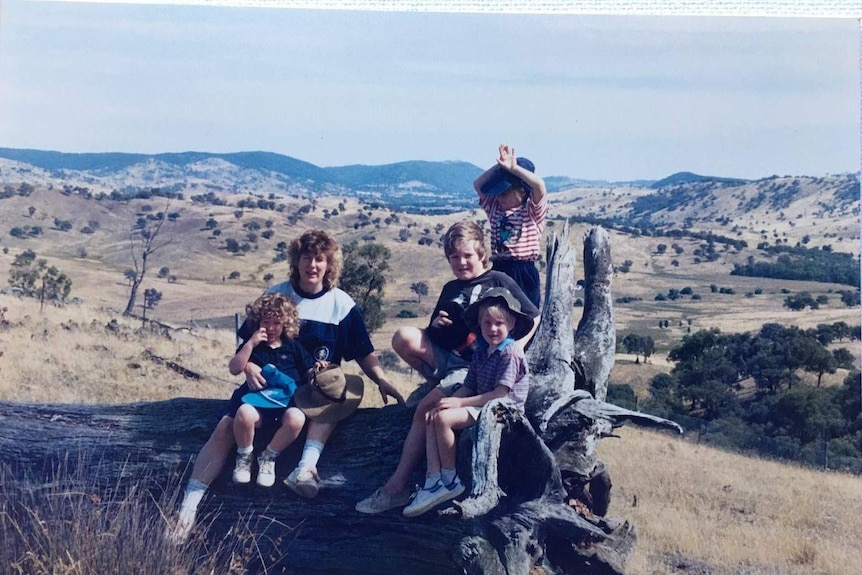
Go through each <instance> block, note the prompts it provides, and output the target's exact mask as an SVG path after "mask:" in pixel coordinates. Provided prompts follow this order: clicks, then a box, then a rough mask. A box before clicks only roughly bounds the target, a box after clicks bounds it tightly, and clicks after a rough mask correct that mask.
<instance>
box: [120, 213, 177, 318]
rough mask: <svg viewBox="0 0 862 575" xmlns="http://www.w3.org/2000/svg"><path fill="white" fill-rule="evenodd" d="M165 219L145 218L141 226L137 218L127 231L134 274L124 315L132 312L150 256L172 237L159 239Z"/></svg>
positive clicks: (168, 242) (170, 240)
mask: <svg viewBox="0 0 862 575" xmlns="http://www.w3.org/2000/svg"><path fill="white" fill-rule="evenodd" d="M169 206H170V202H168V205H167V206H165V211H167V207H169ZM166 221H167V220H165V219H164V218H160V219H156V220H146V221H145V222H144V225H143V226H141V225H140V220H138V222H137V223H136V225H135V226H133V227H132V229H131V230H130V231H129V253H130V254H131V257H132V263H133V264H134V268H133V270H134V273H135V275H134V278H132V284H131V286H130V288H129V301H128V302H127V303H126V309H125V310H124V311H123V313H124V314H125V315H131V314H132V313H133V312H134V309H135V300H136V299H137V296H138V288H140V287H141V283H142V282H143V281H144V277H145V276H146V274H147V266H148V265H149V258H150V256H151V255H153V253H155V252H156V251H158V250H160V249H161V248H163V247H165V246H166V245H168V244H170V243H171V242H172V241H173V238H168V239H167V240H164V241H159V236H160V235H161V233H162V231H163V227H162V226H163V225H164V223H165V222H166Z"/></svg>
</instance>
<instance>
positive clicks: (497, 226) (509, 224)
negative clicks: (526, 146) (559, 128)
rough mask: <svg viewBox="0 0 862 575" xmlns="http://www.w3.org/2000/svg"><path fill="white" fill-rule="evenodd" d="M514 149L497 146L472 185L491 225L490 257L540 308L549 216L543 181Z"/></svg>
mask: <svg viewBox="0 0 862 575" xmlns="http://www.w3.org/2000/svg"><path fill="white" fill-rule="evenodd" d="M535 171H536V167H535V166H534V165H533V162H531V161H530V160H528V159H527V158H518V157H516V156H515V148H510V147H509V146H507V145H501V146H500V147H499V157H498V158H497V163H496V164H495V165H494V166H493V167H491V168H489V169H488V170H486V171H485V172H484V173H483V174H482V175H481V176H479V177H478V178H477V179H476V181H475V182H473V187H474V188H475V189H476V193H477V194H478V195H479V205H480V206H481V207H482V209H483V210H485V213H486V214H487V215H488V222H489V223H490V224H491V261H492V262H493V264H494V269H495V270H499V271H501V272H503V273H505V274H507V275H509V276H510V277H512V279H514V280H515V281H516V282H517V283H518V285H519V286H520V287H521V289H522V290H523V291H524V293H525V294H526V295H527V297H529V298H530V301H532V302H533V304H534V305H535V306H536V307H539V301H540V300H541V291H540V284H539V270H538V269H537V268H536V263H535V262H536V259H538V257H539V244H540V242H541V239H542V232H543V231H544V229H545V219H546V217H547V215H548V194H547V190H546V189H545V181H544V180H543V179H542V178H541V177H539V176H538V175H536V173H535Z"/></svg>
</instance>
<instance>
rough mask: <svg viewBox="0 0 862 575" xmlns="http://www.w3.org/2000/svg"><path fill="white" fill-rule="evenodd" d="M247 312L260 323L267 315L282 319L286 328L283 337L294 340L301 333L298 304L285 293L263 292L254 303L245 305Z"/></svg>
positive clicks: (282, 333)
mask: <svg viewBox="0 0 862 575" xmlns="http://www.w3.org/2000/svg"><path fill="white" fill-rule="evenodd" d="M245 313H246V315H247V316H248V317H250V318H251V319H253V320H254V321H256V322H257V323H258V324H260V321H261V320H262V319H264V318H267V317H276V318H278V319H280V320H281V321H283V322H284V329H283V330H282V332H281V336H282V337H283V338H286V339H289V340H293V339H295V338H296V336H297V335H299V312H297V311H296V304H294V303H293V301H292V300H291V299H290V298H288V297H287V296H285V295H282V294H280V293H268V294H263V295H262V296H260V297H259V298H257V299H256V300H254V302H253V303H250V304H248V305H247V306H245Z"/></svg>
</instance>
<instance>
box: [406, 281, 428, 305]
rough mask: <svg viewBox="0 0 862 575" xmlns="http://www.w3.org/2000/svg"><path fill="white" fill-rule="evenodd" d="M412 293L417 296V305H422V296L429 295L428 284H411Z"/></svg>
mask: <svg viewBox="0 0 862 575" xmlns="http://www.w3.org/2000/svg"><path fill="white" fill-rule="evenodd" d="M410 291H412V292H413V293H415V294H416V303H422V296H426V295H428V284H426V283H425V282H415V283H412V284H410Z"/></svg>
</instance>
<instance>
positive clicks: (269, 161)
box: [0, 148, 652, 199]
mask: <svg viewBox="0 0 862 575" xmlns="http://www.w3.org/2000/svg"><path fill="white" fill-rule="evenodd" d="M0 158H6V159H9V160H14V161H17V162H21V163H24V164H29V165H31V166H35V167H37V168H41V169H43V170H45V171H47V172H50V173H51V174H52V175H54V176H58V175H61V174H62V173H63V172H70V171H74V172H83V173H87V174H90V175H92V176H94V177H100V176H101V177H104V176H106V175H109V174H119V173H123V172H126V173H129V174H131V170H132V168H134V167H135V166H143V165H147V164H150V165H152V164H161V165H164V166H166V167H170V168H173V169H175V170H177V174H179V173H182V172H187V173H190V174H199V172H200V171H201V165H202V164H205V163H206V162H211V161H213V160H221V161H223V162H226V163H228V164H231V165H233V166H236V167H237V168H239V169H242V170H253V171H258V172H260V173H269V174H273V175H276V176H280V177H281V178H282V181H283V182H285V183H294V184H298V185H302V186H303V187H306V188H308V189H309V190H314V191H322V190H326V189H332V188H333V187H336V188H344V190H342V191H351V190H352V191H356V192H362V191H383V190H392V191H397V190H399V189H402V190H410V191H413V192H421V191H426V192H429V193H435V194H440V193H442V194H443V195H444V196H448V195H454V196H456V197H457V196H464V197H466V198H469V199H472V198H473V180H475V179H476V177H478V176H479V174H481V173H482V171H483V170H484V169H485V168H480V167H478V166H475V165H473V164H471V163H469V162H457V161H450V162H426V161H405V162H398V163H394V164H385V165H380V166H369V165H349V166H338V167H328V168H324V167H319V166H316V165H314V164H311V163H309V162H304V161H302V160H298V159H296V158H292V157H290V156H284V155H282V154H275V153H272V152H234V153H226V154H216V153H209V152H180V153H163V154H128V153H121V152H105V153H65V152H55V151H45V150H30V149H16V148H0ZM651 183H652V181H646V180H644V181H638V182H631V183H628V184H629V185H632V184H633V185H637V186H648V185H650V184H651ZM546 184H547V186H548V189H549V191H552V192H553V191H558V190H561V189H566V188H572V187H578V186H580V187H583V186H608V185H611V184H612V183H611V182H607V181H602V180H584V179H576V178H572V177H568V176H548V177H546ZM614 184H616V185H618V184H619V183H618V182H616V183H614Z"/></svg>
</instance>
